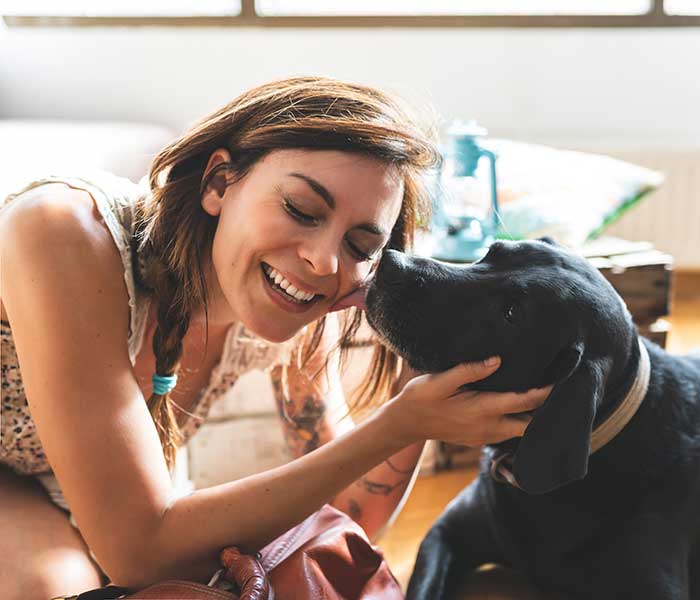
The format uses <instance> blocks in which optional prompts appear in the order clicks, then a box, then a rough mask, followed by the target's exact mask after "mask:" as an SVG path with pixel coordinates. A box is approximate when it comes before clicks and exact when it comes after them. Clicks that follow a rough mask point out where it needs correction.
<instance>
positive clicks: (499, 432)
mask: <svg viewBox="0 0 700 600" xmlns="http://www.w3.org/2000/svg"><path fill="white" fill-rule="evenodd" d="M499 366H500V359H499V358H497V357H496V358H494V359H492V361H491V362H489V361H488V360H487V361H483V362H475V363H460V364H458V365H456V366H454V367H452V368H451V369H448V370H447V371H444V372H442V373H434V374H423V375H420V374H417V373H416V372H415V371H414V372H412V373H409V374H406V375H405V376H404V377H402V379H408V377H409V376H413V378H412V379H410V380H409V381H408V382H407V383H406V385H405V386H404V387H403V389H402V390H401V391H400V392H399V394H398V395H397V396H396V397H395V398H394V399H393V400H391V402H390V403H388V404H387V410H389V411H391V412H392V416H391V418H390V421H391V422H392V423H393V426H394V427H397V428H398V431H397V435H399V436H400V437H401V438H402V439H403V440H404V441H405V442H406V443H407V444H410V443H413V442H415V441H419V440H426V439H435V440H442V441H445V442H450V443H452V444H461V445H465V446H481V445H484V444H495V443H497V442H502V441H504V440H507V439H510V438H513V437H520V436H522V435H523V434H524V433H525V429H526V428H527V426H528V425H529V423H530V421H531V420H532V417H531V416H530V415H527V414H522V413H526V412H528V411H532V410H534V409H536V408H538V407H539V406H540V405H541V404H542V403H543V402H544V401H545V399H546V398H547V396H548V395H549V392H551V390H552V386H548V387H545V388H539V389H532V390H529V391H527V392H522V393H518V392H478V391H466V392H465V391H462V392H460V391H459V388H460V387H461V386H462V385H464V384H466V383H473V382H475V381H480V380H481V379H485V378H486V377H488V376H489V375H491V374H492V373H493V372H494V371H496V370H497V369H498V367H499Z"/></svg>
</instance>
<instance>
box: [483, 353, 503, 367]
mask: <svg viewBox="0 0 700 600" xmlns="http://www.w3.org/2000/svg"><path fill="white" fill-rule="evenodd" d="M499 362H501V359H500V358H499V357H498V356H491V357H489V358H487V359H486V360H485V361H484V366H486V367H495V366H496V365H497V364H498V363H499Z"/></svg>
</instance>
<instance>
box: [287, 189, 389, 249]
mask: <svg viewBox="0 0 700 600" xmlns="http://www.w3.org/2000/svg"><path fill="white" fill-rule="evenodd" d="M284 209H285V210H286V211H287V212H288V213H289V214H290V215H291V216H292V218H294V219H295V220H297V221H299V222H300V223H302V224H304V225H309V226H311V225H316V224H317V223H318V221H319V219H318V218H317V217H314V216H312V215H309V214H307V213H305V212H303V211H301V210H299V209H298V208H297V207H296V206H294V204H293V203H292V202H291V201H290V200H289V199H288V198H285V199H284ZM345 241H346V243H347V245H348V247H349V248H350V251H351V252H352V253H353V254H354V255H355V257H356V258H358V259H359V260H362V261H368V260H374V259H375V258H376V254H377V252H372V253H367V252H363V251H362V250H360V248H359V247H358V246H357V245H355V244H354V243H353V242H352V241H351V240H349V239H346V240H345Z"/></svg>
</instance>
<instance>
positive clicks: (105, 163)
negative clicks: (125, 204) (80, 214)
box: [0, 119, 176, 198]
mask: <svg viewBox="0 0 700 600" xmlns="http://www.w3.org/2000/svg"><path fill="white" fill-rule="evenodd" d="M175 135H176V134H175V132H173V131H171V130H170V129H168V128H166V127H162V126H160V125H154V124H148V123H130V122H120V121H62V120H49V119H0V164H2V172H0V198H4V197H5V196H7V194H10V193H12V192H16V191H18V190H19V189H20V188H22V187H24V185H25V184H26V183H28V182H29V181H31V180H32V179H39V178H41V177H46V176H48V175H65V174H70V175H76V174H77V175H80V174H82V173H86V172H91V171H94V170H100V171H107V172H109V173H112V174H114V175H117V176H120V177H126V178H127V179H131V181H133V182H137V181H139V180H140V179H141V178H142V177H143V176H144V175H146V173H148V167H149V165H150V163H151V160H152V159H153V157H154V156H155V155H156V154H157V153H158V151H159V150H160V149H161V148H163V146H165V145H166V144H167V143H169V142H170V141H171V140H173V139H174V137H175Z"/></svg>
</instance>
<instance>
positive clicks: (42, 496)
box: [0, 78, 547, 599]
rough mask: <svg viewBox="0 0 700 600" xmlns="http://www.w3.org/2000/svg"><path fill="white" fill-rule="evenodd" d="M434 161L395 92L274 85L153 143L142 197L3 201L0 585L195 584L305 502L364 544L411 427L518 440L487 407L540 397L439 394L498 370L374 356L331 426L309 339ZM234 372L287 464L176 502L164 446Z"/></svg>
mask: <svg viewBox="0 0 700 600" xmlns="http://www.w3.org/2000/svg"><path fill="white" fill-rule="evenodd" d="M436 157H437V154H436V151H435V149H434V146H433V145H432V143H431V141H430V139H429V138H428V137H426V136H425V135H424V134H423V133H421V131H420V129H419V128H418V127H417V126H416V125H415V123H414V121H413V120H412V119H411V118H410V117H409V116H408V115H407V114H406V112H405V110H404V109H402V108H401V106H400V105H399V104H398V102H397V101H395V100H394V99H392V98H390V97H388V96H386V95H385V94H383V93H381V92H379V91H377V90H375V89H372V88H368V87H364V86H360V85H354V84H348V83H343V82H339V81H334V80H328V79H322V78H294V79H290V80H285V81H279V82H274V83H271V84H268V85H263V86H261V87H259V88H256V89H253V90H251V91H249V92H247V93H245V94H243V95H242V96H240V97H239V98H237V99H235V100H234V101H233V102H231V103H230V104H228V105H227V106H225V107H223V108H222V109H221V110H219V111H218V112H216V113H214V114H213V115H211V116H209V117H207V118H205V119H204V120H202V121H201V122H200V123H199V124H198V125H197V126H195V127H194V128H192V129H191V130H190V131H188V132H187V133H185V134H184V135H183V136H182V137H180V138H179V139H178V140H176V141H175V142H173V143H172V144H171V145H169V146H168V147H166V148H165V149H164V150H163V151H162V152H161V153H160V154H159V155H158V156H157V157H156V158H155V160H154V162H153V164H152V166H151V170H150V173H149V184H150V186H149V187H150V189H148V190H143V189H140V188H138V187H137V186H134V185H133V184H131V183H130V182H127V181H125V180H122V179H119V178H114V177H111V176H108V175H106V174H99V175H95V176H90V177H84V178H56V177H54V178H48V179H46V180H41V181H38V182H34V183H32V184H30V185H29V186H27V187H26V188H25V189H24V190H22V191H21V193H18V194H15V195H12V196H10V197H9V198H8V199H7V200H6V201H5V204H4V206H3V208H2V212H1V213H0V239H1V240H2V245H1V248H0V252H1V254H0V258H1V260H2V266H3V268H2V297H1V298H0V299H1V301H2V320H3V323H2V341H3V367H2V368H3V371H2V393H3V397H2V402H3V406H2V409H3V412H2V415H3V424H2V435H3V439H2V445H1V448H2V454H0V461H1V462H2V463H3V465H2V470H1V471H0V476H1V479H0V489H1V490H2V494H1V495H0V530H2V532H3V535H2V536H1V537H2V541H0V556H3V562H2V566H0V596H1V597H3V598H9V599H14V598H19V597H22V598H28V597H51V596H52V595H57V594H66V593H71V592H73V593H77V592H79V591H83V590H85V589H90V588H92V587H97V586H99V585H101V584H103V583H104V582H105V581H106V579H107V578H109V579H111V580H112V581H113V583H115V584H119V585H125V586H127V587H134V588H139V587H142V586H145V585H148V584H149V583H152V582H154V581H157V580H162V579H166V578H170V577H177V578H181V579H182V578H189V579H192V580H197V581H206V580H207V578H208V577H209V576H211V574H212V573H213V572H214V571H215V570H216V569H217V567H218V551H219V549H221V548H222V547H223V546H225V545H231V544H234V545H237V546H240V547H242V548H244V549H246V550H248V551H255V550H257V549H258V548H260V547H262V546H263V545H265V544H266V543H267V542H269V541H271V540H272V539H274V538H275V537H277V536H279V535H280V534H281V533H283V532H284V531H285V530H287V529H289V528H290V527H292V526H293V525H294V524H296V523H298V522H300V521H301V520H303V519H304V518H305V517H306V516H307V515H309V514H311V513H312V512H314V511H315V510H317V509H318V508H319V507H320V506H321V505H323V504H324V503H326V502H332V503H333V504H334V505H335V506H337V507H338V508H340V509H341V510H344V511H346V512H348V513H349V514H351V515H352V516H353V517H354V518H355V519H356V520H357V521H358V522H359V523H360V524H362V525H363V526H364V527H365V529H366V530H367V531H368V533H369V534H370V535H373V534H375V533H376V532H377V531H378V530H379V529H380V528H381V527H382V526H383V525H384V524H385V523H386V522H387V520H388V519H389V518H390V516H391V514H392V513H393V512H394V510H395V508H396V507H397V505H398V504H399V501H400V499H401V497H402V495H403V494H404V492H405V491H406V489H407V487H408V480H409V477H408V476H407V474H410V473H411V472H412V471H413V470H414V469H415V466H416V463H417V460H418V457H419V455H420V452H421V449H422V446H423V443H424V441H425V440H426V439H431V438H433V439H441V440H446V441H449V442H454V443H461V444H468V445H477V444H482V443H485V442H497V441H500V440H504V439H508V438H511V437H514V436H520V435H522V433H523V431H524V429H525V427H526V426H527V423H528V421H527V418H525V419H523V418H520V417H514V416H509V415H512V414H514V413H520V412H523V411H528V410H532V409H534V408H536V407H537V406H538V405H539V404H541V402H542V401H543V400H544V397H545V396H546V391H547V390H534V391H532V392H528V393H527V394H520V395H515V394H493V393H457V388H458V387H459V386H460V385H462V384H464V383H467V382H472V381H476V380H479V379H482V378H484V377H486V376H487V375H489V374H490V373H491V372H493V371H494V370H495V369H496V368H497V366H498V360H495V362H493V364H491V363H490V364H486V363H484V364H471V365H466V366H465V365H457V366H456V367H454V368H453V369H451V370H449V371H446V372H444V373H440V374H432V375H428V374H422V375H421V374H417V373H413V372H411V371H410V369H408V368H404V369H403V370H402V372H401V374H400V377H399V378H398V379H397V369H398V365H399V360H398V358H397V357H396V356H395V355H394V354H392V353H391V352H390V351H389V350H388V349H386V348H384V347H382V346H378V347H377V348H376V349H375V355H374V358H373V363H372V368H371V369H370V372H369V374H368V377H367V380H366V381H365V382H364V383H365V387H364V395H363V397H362V399H361V401H360V402H359V403H358V404H357V406H356V407H355V408H358V407H359V406H360V405H363V406H369V405H372V406H377V405H379V407H378V408H377V409H376V410H375V411H374V412H373V413H372V414H371V416H369V417H368V418H366V419H365V420H363V421H362V423H361V424H360V425H358V426H357V427H354V428H353V427H351V426H350V425H348V421H347V419H345V420H339V418H338V416H339V415H340V414H342V412H343V406H344V399H343V397H342V392H341V390H340V389H339V385H338V376H337V368H338V360H337V358H338V357H337V355H336V353H333V352H331V351H332V349H333V347H334V346H335V345H336V342H337V341H338V338H339V337H345V338H346V339H351V338H352V336H353V335H354V333H355V332H356V330H357V326H358V324H359V322H360V319H361V316H362V315H361V311H360V310H357V309H353V316H352V318H351V319H350V320H349V321H348V322H347V323H346V325H345V327H344V330H343V332H342V333H341V332H340V331H339V324H338V320H337V319H336V317H337V314H338V313H337V312H335V311H336V310H338V309H340V308H344V307H345V306H346V305H347V303H348V298H351V297H352V294H353V292H355V291H357V290H358V288H360V287H361V285H362V283H363V282H364V281H366V280H367V278H368V277H369V276H370V274H371V271H372V269H373V267H374V266H375V265H376V264H377V261H378V259H379V256H380V254H381V252H382V250H383V249H384V248H389V247H391V248H398V249H404V248H408V247H410V244H411V241H412V236H413V233H414V230H415V228H416V226H417V223H418V222H419V220H420V219H422V220H423V222H425V211H424V209H425V206H426V195H425V191H424V189H423V187H422V184H421V174H422V173H423V172H424V170H425V169H426V168H428V167H430V166H432V165H433V164H434V163H435V160H436ZM250 368H265V369H267V370H268V371H269V372H270V374H271V377H272V381H273V387H274V390H275V394H276V397H277V402H278V406H279V411H280V415H281V417H282V423H283V428H284V430H285V436H286V439H287V441H288V443H289V445H290V448H292V450H293V452H294V454H295V455H297V456H298V458H297V459H296V460H293V461H291V462H290V463H289V464H287V465H284V466H282V467H279V468H276V469H272V470H270V471H266V472H263V473H259V474H257V475H254V476H251V477H247V478H244V479H241V480H238V481H233V482H229V483H226V484H222V485H217V486H214V487H210V488H206V489H201V490H197V491H195V492H193V493H191V494H188V495H185V496H181V495H178V494H177V493H176V492H175V491H174V489H173V485H172V482H171V473H170V472H169V467H172V465H173V462H174V457H175V451H176V449H177V447H178V446H180V445H182V444H183V443H184V442H185V441H186V440H187V439H189V437H190V436H191V435H192V434H193V433H194V432H195V431H196V429H197V428H198V426H199V425H200V424H201V422H202V420H203V418H204V416H205V415H206V412H207V410H208V408H209V407H210V406H211V403H212V402H213V401H215V400H216V399H217V398H218V397H220V396H221V394H222V393H223V392H224V391H226V390H227V389H229V388H230V387H231V386H232V385H233V383H234V382H235V380H236V378H237V377H238V376H239V375H240V374H241V373H242V372H244V371H245V370H247V369H250ZM178 378H179V379H178ZM407 382H408V383H407ZM144 398H147V399H148V401H147V402H145V401H144ZM312 451H313V452H312ZM231 459H232V460H235V457H231ZM39 484H42V485H39ZM47 492H48V495H47ZM378 492H379V493H378ZM52 501H53V502H52ZM71 525H72V526H73V527H71ZM78 528H79V530H78Z"/></svg>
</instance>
